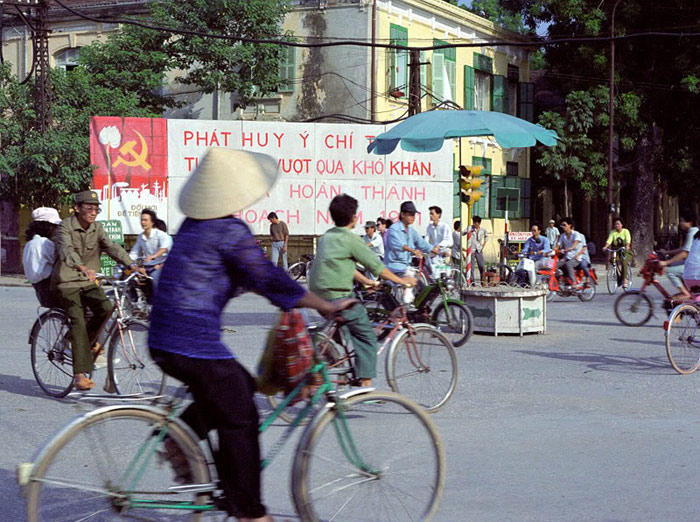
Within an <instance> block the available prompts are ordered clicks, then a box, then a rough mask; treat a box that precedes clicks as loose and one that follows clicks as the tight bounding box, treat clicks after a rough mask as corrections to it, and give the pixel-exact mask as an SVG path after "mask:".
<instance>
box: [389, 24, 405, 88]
mask: <svg viewBox="0 0 700 522" xmlns="http://www.w3.org/2000/svg"><path fill="white" fill-rule="evenodd" d="M389 43H391V44H394V45H403V46H408V29H406V28H405V27H401V26H400V25H396V24H391V25H390V26H389ZM387 64H388V65H389V78H388V80H389V81H388V82H387V84H388V86H389V89H388V91H389V92H393V91H395V90H397V89H398V90H400V91H402V92H403V93H404V97H405V96H406V93H407V92H408V51H402V50H397V49H387Z"/></svg>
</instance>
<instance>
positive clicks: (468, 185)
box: [459, 165, 484, 205]
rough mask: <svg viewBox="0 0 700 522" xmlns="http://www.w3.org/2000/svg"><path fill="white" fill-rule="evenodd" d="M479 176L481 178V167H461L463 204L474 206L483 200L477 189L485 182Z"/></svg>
mask: <svg viewBox="0 0 700 522" xmlns="http://www.w3.org/2000/svg"><path fill="white" fill-rule="evenodd" d="M479 176H481V167H480V166H478V165H476V166H470V167H465V166H464V165H460V166H459V186H460V194H459V199H460V200H461V201H462V203H466V204H467V205H473V204H474V203H476V202H477V201H479V199H481V192H478V191H477V190H476V189H478V188H479V187H480V186H481V184H482V183H483V181H484V180H483V179H481V178H480V177H479Z"/></svg>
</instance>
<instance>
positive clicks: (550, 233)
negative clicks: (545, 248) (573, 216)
mask: <svg viewBox="0 0 700 522" xmlns="http://www.w3.org/2000/svg"><path fill="white" fill-rule="evenodd" d="M545 235H546V236H547V240H548V241H549V246H550V247H552V248H554V245H556V244H557V239H559V229H558V228H557V222H556V221H554V220H553V219H550V220H549V226H548V227H547V230H546V233H545Z"/></svg>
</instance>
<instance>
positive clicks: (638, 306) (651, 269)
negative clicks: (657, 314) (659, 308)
mask: <svg viewBox="0 0 700 522" xmlns="http://www.w3.org/2000/svg"><path fill="white" fill-rule="evenodd" d="M663 273H664V269H663V267H662V266H660V265H659V256H658V254H657V253H656V252H652V253H651V254H649V257H647V260H646V262H645V263H644V266H643V267H642V270H641V272H640V275H641V276H642V279H643V280H644V282H643V283H642V287H641V288H640V289H639V290H629V291H628V292H627V293H626V294H622V295H620V297H618V298H617V300H616V301H615V316H616V317H617V318H618V319H619V320H620V322H621V323H622V324H624V325H627V326H641V325H643V324H645V323H646V322H647V321H649V319H651V316H652V315H654V303H653V302H652V300H651V299H650V298H649V296H648V295H646V289H647V288H649V287H650V286H653V287H655V288H656V289H657V290H658V291H659V292H660V293H661V295H662V296H663V298H664V309H665V310H666V312H670V311H671V310H672V309H673V307H674V306H676V305H678V304H680V303H681V302H682V301H674V300H673V298H672V296H671V294H669V293H668V292H667V291H666V289H665V288H664V287H663V286H661V283H659V281H658V280H657V278H656V276H657V275H659V276H660V275H662V274H663Z"/></svg>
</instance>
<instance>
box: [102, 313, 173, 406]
mask: <svg viewBox="0 0 700 522" xmlns="http://www.w3.org/2000/svg"><path fill="white" fill-rule="evenodd" d="M107 371H108V372H109V379H110V380H111V381H112V384H114V390H115V391H116V393H118V394H120V395H131V394H143V395H162V394H163V392H164V391H165V380H166V378H165V374H164V373H163V372H162V370H161V369H160V367H159V366H158V365H157V364H156V363H154V362H153V360H152V359H151V356H150V353H149V351H148V324H146V323H144V322H143V321H137V320H135V319H130V320H128V321H126V322H125V323H124V325H123V326H122V328H121V330H120V329H119V328H117V329H115V330H114V333H113V334H112V336H111V338H110V341H109V353H108V355H107ZM105 388H107V386H105ZM105 391H107V389H106V390H105Z"/></svg>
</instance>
